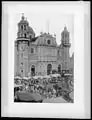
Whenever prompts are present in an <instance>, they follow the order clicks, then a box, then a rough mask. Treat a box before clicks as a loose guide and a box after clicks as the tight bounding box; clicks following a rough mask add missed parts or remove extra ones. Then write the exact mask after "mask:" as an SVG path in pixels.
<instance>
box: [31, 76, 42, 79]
mask: <svg viewBox="0 0 92 120" xmlns="http://www.w3.org/2000/svg"><path fill="white" fill-rule="evenodd" d="M40 77H41V76H34V77H33V78H34V79H38V78H40Z"/></svg>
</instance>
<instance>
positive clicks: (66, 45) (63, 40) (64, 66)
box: [61, 26, 71, 70]
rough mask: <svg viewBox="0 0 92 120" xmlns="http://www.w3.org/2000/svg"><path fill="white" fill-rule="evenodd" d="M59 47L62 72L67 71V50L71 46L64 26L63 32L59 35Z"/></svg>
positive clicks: (68, 56)
mask: <svg viewBox="0 0 92 120" xmlns="http://www.w3.org/2000/svg"><path fill="white" fill-rule="evenodd" d="M61 45H62V60H63V64H62V69H63V70H68V69H69V60H70V59H69V58H70V55H69V48H70V46H71V44H70V42H69V32H68V30H67V28H66V26H65V27H64V30H63V32H62V33H61Z"/></svg>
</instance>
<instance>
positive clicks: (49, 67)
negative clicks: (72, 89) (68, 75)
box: [47, 64, 52, 75]
mask: <svg viewBox="0 0 92 120" xmlns="http://www.w3.org/2000/svg"><path fill="white" fill-rule="evenodd" d="M51 71H52V65H51V64H48V65H47V75H49V74H51Z"/></svg>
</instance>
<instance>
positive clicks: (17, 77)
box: [14, 76, 22, 79]
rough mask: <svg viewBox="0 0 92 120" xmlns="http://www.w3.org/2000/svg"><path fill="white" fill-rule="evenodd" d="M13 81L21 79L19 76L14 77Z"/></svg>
mask: <svg viewBox="0 0 92 120" xmlns="http://www.w3.org/2000/svg"><path fill="white" fill-rule="evenodd" d="M14 79H22V78H21V77H19V76H15V77H14Z"/></svg>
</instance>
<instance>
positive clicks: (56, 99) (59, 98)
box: [43, 97, 67, 103]
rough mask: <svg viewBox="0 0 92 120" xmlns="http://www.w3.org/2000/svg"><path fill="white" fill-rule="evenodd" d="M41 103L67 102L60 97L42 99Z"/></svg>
mask: <svg viewBox="0 0 92 120" xmlns="http://www.w3.org/2000/svg"><path fill="white" fill-rule="evenodd" d="M43 103H67V101H66V100H65V99H63V98H62V97H58V98H50V99H44V101H43Z"/></svg>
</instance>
